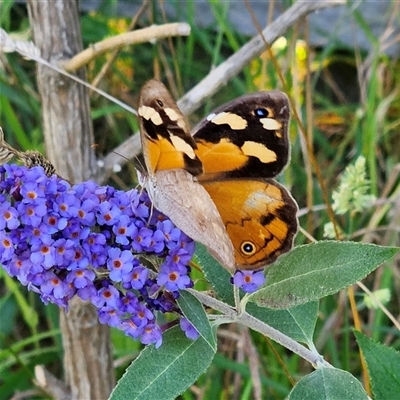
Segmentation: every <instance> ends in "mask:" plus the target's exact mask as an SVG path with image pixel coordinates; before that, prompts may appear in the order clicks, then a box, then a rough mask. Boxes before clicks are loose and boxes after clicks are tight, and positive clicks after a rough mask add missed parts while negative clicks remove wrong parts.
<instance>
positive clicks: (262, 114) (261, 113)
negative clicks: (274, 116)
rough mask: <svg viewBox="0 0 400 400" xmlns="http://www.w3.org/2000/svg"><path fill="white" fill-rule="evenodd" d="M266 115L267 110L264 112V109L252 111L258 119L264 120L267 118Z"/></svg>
mask: <svg viewBox="0 0 400 400" xmlns="http://www.w3.org/2000/svg"><path fill="white" fill-rule="evenodd" d="M268 114H269V113H268V110H266V109H265V108H256V109H255V110H254V115H255V116H256V117H259V118H266V117H268Z"/></svg>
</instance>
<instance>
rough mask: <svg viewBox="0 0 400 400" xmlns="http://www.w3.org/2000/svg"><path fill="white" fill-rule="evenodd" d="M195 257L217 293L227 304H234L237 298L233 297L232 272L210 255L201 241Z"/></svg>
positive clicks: (197, 246)
mask: <svg viewBox="0 0 400 400" xmlns="http://www.w3.org/2000/svg"><path fill="white" fill-rule="evenodd" d="M195 259H196V262H197V263H198V264H199V266H200V267H201V269H202V271H203V273H204V276H205V277H206V279H207V280H208V282H210V283H211V285H212V287H213V289H214V290H215V292H216V293H217V295H218V298H219V299H220V300H221V301H223V302H225V303H227V304H230V305H233V304H234V303H235V300H234V298H233V286H232V284H231V282H230V279H231V274H230V273H229V272H228V271H227V270H226V269H225V268H223V267H222V266H221V265H220V264H219V263H218V262H217V261H216V260H215V259H214V257H213V256H212V255H210V253H209V252H208V251H207V249H206V248H205V246H203V245H201V244H199V243H196V253H195Z"/></svg>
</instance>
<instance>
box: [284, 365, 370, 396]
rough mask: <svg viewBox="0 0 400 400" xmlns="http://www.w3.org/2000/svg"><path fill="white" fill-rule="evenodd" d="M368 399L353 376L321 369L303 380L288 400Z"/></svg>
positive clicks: (343, 372) (331, 369)
mask: <svg viewBox="0 0 400 400" xmlns="http://www.w3.org/2000/svg"><path fill="white" fill-rule="evenodd" d="M304 399H307V400H321V399H324V400H343V399H357V400H362V399H366V400H367V399H368V395H367V393H366V392H365V390H364V388H363V387H362V385H361V383H360V382H359V381H358V380H357V379H356V378H354V376H353V375H351V374H350V373H348V372H346V371H342V370H340V369H336V368H321V369H318V370H317V371H314V372H313V373H311V374H309V375H307V376H305V377H304V378H303V379H301V380H300V381H299V382H298V383H297V385H296V386H295V387H294V388H293V389H292V391H291V392H290V393H289V397H288V400H304Z"/></svg>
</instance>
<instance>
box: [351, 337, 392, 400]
mask: <svg viewBox="0 0 400 400" xmlns="http://www.w3.org/2000/svg"><path fill="white" fill-rule="evenodd" d="M354 334H355V336H356V339H357V343H358V345H359V346H360V349H361V350H362V352H363V354H364V357H365V361H366V363H367V366H368V371H369V374H370V378H371V385H372V391H373V392H374V396H375V397H374V398H375V400H386V399H396V398H398V397H399V393H400V353H399V352H398V351H395V350H394V349H392V348H390V347H387V346H384V345H383V344H380V343H375V342H374V341H373V340H371V339H370V338H368V337H367V336H365V335H363V334H362V333H361V332H358V331H354Z"/></svg>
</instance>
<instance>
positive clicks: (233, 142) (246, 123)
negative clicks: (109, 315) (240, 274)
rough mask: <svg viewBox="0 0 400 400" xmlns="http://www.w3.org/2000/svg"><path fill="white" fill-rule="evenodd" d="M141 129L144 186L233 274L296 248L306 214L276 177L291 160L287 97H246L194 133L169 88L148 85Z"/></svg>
mask: <svg viewBox="0 0 400 400" xmlns="http://www.w3.org/2000/svg"><path fill="white" fill-rule="evenodd" d="M138 115H139V124H140V135H141V142H142V148H143V156H144V160H145V164H146V172H145V173H144V174H143V175H142V177H141V179H140V180H141V181H142V182H143V184H144V186H145V187H146V189H147V191H148V193H149V196H150V198H151V200H152V202H153V204H154V206H155V208H157V209H158V210H159V211H161V212H163V213H164V214H165V215H167V216H168V217H169V218H170V219H171V220H172V222H174V223H175V225H177V226H178V228H180V229H181V230H182V231H183V232H185V233H186V234H187V235H188V236H189V237H191V238H192V239H194V240H195V241H197V242H200V243H202V244H204V245H205V246H206V247H207V248H208V250H209V251H210V252H211V254H212V255H213V256H214V257H215V258H216V259H217V260H218V261H220V262H221V264H222V265H223V266H224V267H225V268H227V269H228V270H229V271H231V272H234V271H235V270H237V269H239V270H255V269H259V268H261V267H263V266H265V265H268V264H270V263H272V262H273V261H275V260H276V259H277V257H278V256H279V255H281V254H282V253H285V252H287V251H288V250H290V248H291V247H292V245H293V240H294V237H295V235H296V233H297V228H298V222H297V216H296V215H297V211H298V207H297V204H296V202H295V200H294V199H293V197H292V196H291V195H290V193H289V192H288V190H287V189H286V188H285V187H283V186H282V185H280V184H279V183H278V182H276V181H275V180H274V179H273V178H274V177H275V176H276V175H277V174H279V173H280V172H281V171H282V169H283V168H284V167H285V166H286V164H287V162H288V160H289V152H290V143H289V138H288V124H289V117H290V107H289V102H288V99H287V97H286V95H285V94H284V93H282V92H279V91H270V92H258V93H254V94H250V95H245V96H242V97H239V98H237V99H235V100H233V101H231V102H229V103H227V104H225V105H222V106H221V107H219V108H217V109H216V110H215V111H213V112H212V113H211V114H209V115H208V116H207V117H206V118H204V119H203V120H202V121H201V122H200V123H199V124H198V125H197V126H196V127H195V128H194V129H193V132H192V133H193V135H191V132H190V130H189V128H188V124H187V123H186V121H185V118H184V116H183V115H182V112H181V111H180V110H179V108H178V106H177V104H176V102H175V100H174V99H173V98H172V96H171V94H170V93H169V92H168V90H167V88H166V87H165V86H164V85H163V84H162V83H161V82H160V81H158V80H156V79H152V80H150V81H148V82H147V83H146V84H145V85H144V86H143V87H142V90H141V92H140V99H139V108H138Z"/></svg>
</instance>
